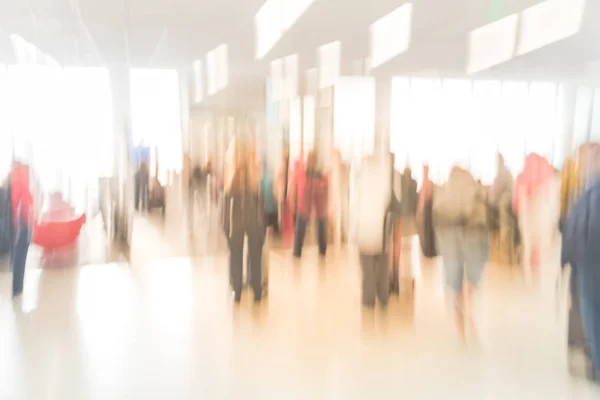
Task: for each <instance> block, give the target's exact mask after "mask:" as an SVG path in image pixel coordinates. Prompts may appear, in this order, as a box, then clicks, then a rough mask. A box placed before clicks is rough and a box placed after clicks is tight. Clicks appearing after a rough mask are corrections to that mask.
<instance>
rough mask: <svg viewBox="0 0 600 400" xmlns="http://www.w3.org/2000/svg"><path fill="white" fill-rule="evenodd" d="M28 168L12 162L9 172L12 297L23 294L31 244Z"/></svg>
mask: <svg viewBox="0 0 600 400" xmlns="http://www.w3.org/2000/svg"><path fill="white" fill-rule="evenodd" d="M30 177H31V173H30V168H29V166H28V165H26V164H23V163H21V162H18V161H16V162H14V163H13V166H12V169H11V171H10V176H9V180H10V198H11V206H12V210H13V242H12V248H11V252H10V263H11V267H12V271H13V297H16V296H18V295H20V294H21V293H23V286H24V280H25V264H26V262H27V253H28V251H29V244H30V242H31V230H32V225H33V211H34V201H33V195H32V193H31V188H30Z"/></svg>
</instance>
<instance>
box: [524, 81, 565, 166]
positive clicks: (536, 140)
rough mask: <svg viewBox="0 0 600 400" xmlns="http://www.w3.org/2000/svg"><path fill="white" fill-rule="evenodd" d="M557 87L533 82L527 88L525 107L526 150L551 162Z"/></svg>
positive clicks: (556, 123) (555, 126) (556, 122)
mask: <svg viewBox="0 0 600 400" xmlns="http://www.w3.org/2000/svg"><path fill="white" fill-rule="evenodd" d="M556 100H557V86H556V84H553V83H543V82H535V83H531V85H530V86H529V101H528V107H527V118H526V120H525V121H526V123H525V126H526V128H527V136H526V138H527V139H526V140H527V141H526V150H527V153H537V154H539V155H541V156H542V157H546V158H547V159H548V160H552V156H553V153H554V137H555V136H556V135H555V131H556V129H558V128H559V127H558V120H557V113H556Z"/></svg>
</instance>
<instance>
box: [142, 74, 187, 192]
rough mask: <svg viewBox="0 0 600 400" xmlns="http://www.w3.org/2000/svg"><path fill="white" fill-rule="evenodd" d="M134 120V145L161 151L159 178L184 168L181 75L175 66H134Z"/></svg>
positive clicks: (164, 180) (162, 180)
mask: <svg viewBox="0 0 600 400" xmlns="http://www.w3.org/2000/svg"><path fill="white" fill-rule="evenodd" d="M130 76H131V78H130V81H131V121H132V130H133V132H132V136H133V144H134V146H138V145H145V146H149V147H151V148H156V149H158V151H159V154H158V160H159V164H158V166H159V171H158V173H159V175H158V178H159V180H160V181H161V182H162V183H163V184H165V183H167V177H168V171H175V172H178V171H181V164H182V140H181V110H180V103H179V100H180V97H179V76H178V74H177V70H175V69H137V68H134V69H131V74H130Z"/></svg>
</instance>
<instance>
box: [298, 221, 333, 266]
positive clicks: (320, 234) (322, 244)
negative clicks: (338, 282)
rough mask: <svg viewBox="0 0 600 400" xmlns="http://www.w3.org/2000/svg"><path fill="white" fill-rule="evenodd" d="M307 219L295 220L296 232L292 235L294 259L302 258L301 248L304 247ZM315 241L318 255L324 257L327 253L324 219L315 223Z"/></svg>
mask: <svg viewBox="0 0 600 400" xmlns="http://www.w3.org/2000/svg"><path fill="white" fill-rule="evenodd" d="M307 224H308V219H307V218H304V217H300V216H299V217H298V219H297V220H296V231H295V233H294V257H296V258H300V257H302V247H303V246H304V237H305V236H306V225H307ZM317 241H318V243H319V254H320V255H321V256H324V255H325V253H327V237H326V226H325V219H319V220H318V221H317Z"/></svg>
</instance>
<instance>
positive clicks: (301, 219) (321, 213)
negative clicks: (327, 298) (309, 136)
mask: <svg viewBox="0 0 600 400" xmlns="http://www.w3.org/2000/svg"><path fill="white" fill-rule="evenodd" d="M295 179H296V181H295V185H294V191H295V193H296V198H297V218H296V227H295V233H294V257H296V258H300V257H301V256H302V247H303V245H304V236H305V235H306V226H307V224H308V221H309V219H310V217H311V215H312V213H313V210H314V212H315V216H316V219H317V240H318V244H319V254H320V255H321V257H324V256H325V253H326V252H327V233H326V226H325V218H326V215H327V190H328V182H327V177H326V176H325V175H324V174H323V172H322V171H321V169H320V168H319V166H318V157H317V153H316V152H315V151H314V150H313V151H311V152H310V153H308V156H307V158H306V164H305V169H304V171H303V173H297V174H296V177H295Z"/></svg>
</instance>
